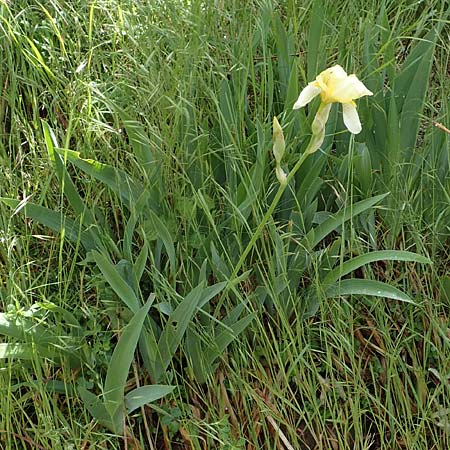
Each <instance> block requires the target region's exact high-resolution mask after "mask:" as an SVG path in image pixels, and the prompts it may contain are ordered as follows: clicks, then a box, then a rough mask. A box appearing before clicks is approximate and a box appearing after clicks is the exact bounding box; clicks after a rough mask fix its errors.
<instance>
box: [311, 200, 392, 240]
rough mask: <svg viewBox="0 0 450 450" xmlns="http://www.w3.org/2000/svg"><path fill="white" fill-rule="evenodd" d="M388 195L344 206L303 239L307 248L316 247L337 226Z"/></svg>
mask: <svg viewBox="0 0 450 450" xmlns="http://www.w3.org/2000/svg"><path fill="white" fill-rule="evenodd" d="M387 195H388V194H381V195H377V196H375V197H372V198H368V199H365V200H362V201H360V202H358V203H355V204H354V205H349V206H347V207H345V208H343V209H342V210H341V211H339V212H338V213H337V214H335V215H334V216H332V217H330V218H328V219H326V220H324V221H323V222H322V223H321V224H320V225H319V226H317V227H316V228H314V229H313V230H311V231H310V232H309V233H308V234H307V235H306V236H305V238H304V239H303V240H302V242H303V244H304V245H305V246H306V247H307V248H308V247H309V248H314V247H315V246H316V245H317V244H318V243H319V242H320V241H322V239H324V238H325V237H326V236H328V235H329V234H330V233H331V232H332V231H334V230H336V228H339V227H340V226H341V225H342V224H343V223H344V222H346V221H347V220H349V219H351V218H352V217H355V216H357V215H358V214H360V213H362V212H363V211H366V210H368V209H369V208H371V207H372V206H374V205H376V204H377V203H378V202H380V201H381V200H383V198H385V197H386V196H387Z"/></svg>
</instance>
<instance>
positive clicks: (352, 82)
mask: <svg viewBox="0 0 450 450" xmlns="http://www.w3.org/2000/svg"><path fill="white" fill-rule="evenodd" d="M364 95H373V94H372V92H370V91H369V89H367V88H366V87H365V86H364V84H363V83H362V82H361V81H359V80H358V78H357V77H356V75H350V76H349V77H347V78H345V79H340V80H337V81H336V83H335V85H334V89H333V90H332V92H331V93H330V96H332V97H333V99H334V101H335V102H340V103H350V102H351V101H352V100H356V99H357V98H360V97H363V96H364Z"/></svg>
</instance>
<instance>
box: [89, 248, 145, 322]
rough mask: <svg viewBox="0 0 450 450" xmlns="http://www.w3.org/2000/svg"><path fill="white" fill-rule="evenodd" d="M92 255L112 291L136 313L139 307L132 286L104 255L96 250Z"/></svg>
mask: <svg viewBox="0 0 450 450" xmlns="http://www.w3.org/2000/svg"><path fill="white" fill-rule="evenodd" d="M92 257H93V258H94V260H95V262H96V263H97V266H98V267H99V269H100V271H101V272H102V274H103V276H104V277H105V280H106V281H107V282H108V283H109V284H110V286H111V287H112V288H113V290H114V292H115V293H116V294H117V295H118V296H119V298H120V299H121V300H122V301H123V302H124V304H125V305H126V306H127V307H128V308H129V309H130V310H131V311H132V312H134V313H136V312H137V311H138V309H139V307H140V303H139V299H138V298H137V297H136V293H135V292H134V290H133V288H132V287H131V286H130V285H129V284H128V283H127V282H126V281H125V280H124V279H123V278H122V276H121V275H120V273H119V271H118V270H117V268H116V267H115V266H114V264H112V263H111V262H110V261H109V259H108V258H107V257H106V256H104V255H103V254H102V253H99V252H97V251H93V252H92Z"/></svg>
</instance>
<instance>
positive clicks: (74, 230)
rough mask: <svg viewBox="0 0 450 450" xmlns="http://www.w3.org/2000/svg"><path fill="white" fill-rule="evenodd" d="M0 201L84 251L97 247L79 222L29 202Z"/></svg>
mask: <svg viewBox="0 0 450 450" xmlns="http://www.w3.org/2000/svg"><path fill="white" fill-rule="evenodd" d="M0 200H1V201H2V202H3V203H4V204H5V205H8V206H9V207H10V208H12V209H14V210H15V213H17V212H19V211H22V210H23V212H24V214H25V216H26V217H28V218H29V219H33V220H36V221H37V222H39V223H40V224H42V225H45V226H46V227H49V228H50V229H52V230H53V231H55V232H57V233H60V234H62V233H63V234H64V237H66V238H67V239H68V240H69V241H72V242H75V243H77V242H81V244H82V245H83V247H84V248H85V250H86V251H90V250H92V249H95V248H98V247H99V245H100V244H99V242H98V241H96V240H95V239H94V238H93V236H92V234H91V233H89V231H87V230H83V227H82V225H81V223H80V221H79V220H78V219H77V220H73V219H70V218H68V217H66V216H65V215H64V214H62V213H59V212H56V211H53V210H51V209H48V208H45V207H43V206H39V205H36V204H35V203H30V202H23V201H22V202H21V201H19V200H15V199H12V198H5V197H2V198H0Z"/></svg>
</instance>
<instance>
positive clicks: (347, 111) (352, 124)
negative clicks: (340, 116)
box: [342, 103, 362, 134]
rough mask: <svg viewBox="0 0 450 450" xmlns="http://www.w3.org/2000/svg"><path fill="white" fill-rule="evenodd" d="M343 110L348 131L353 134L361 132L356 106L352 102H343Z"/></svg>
mask: <svg viewBox="0 0 450 450" xmlns="http://www.w3.org/2000/svg"><path fill="white" fill-rule="evenodd" d="M342 111H343V113H344V123H345V126H346V127H347V129H348V131H350V133H353V134H358V133H360V132H361V130H362V127H361V122H360V121H359V116H358V112H357V111H356V106H355V105H353V104H351V103H343V104H342Z"/></svg>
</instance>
